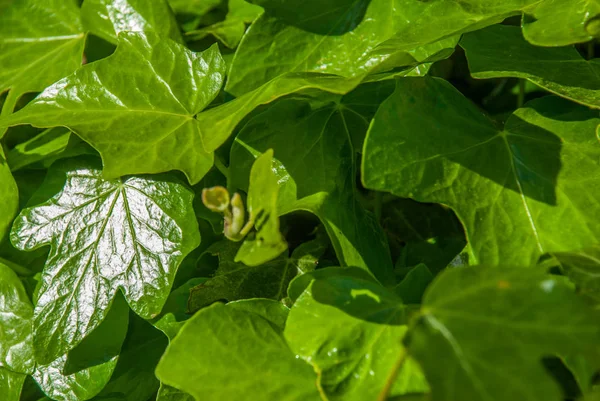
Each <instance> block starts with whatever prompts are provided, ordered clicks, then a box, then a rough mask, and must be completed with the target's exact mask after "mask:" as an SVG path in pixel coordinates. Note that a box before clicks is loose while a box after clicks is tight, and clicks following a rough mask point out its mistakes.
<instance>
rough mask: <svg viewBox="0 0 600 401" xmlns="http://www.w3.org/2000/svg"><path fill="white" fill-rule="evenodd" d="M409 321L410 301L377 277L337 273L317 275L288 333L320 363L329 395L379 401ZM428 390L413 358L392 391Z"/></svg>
mask: <svg viewBox="0 0 600 401" xmlns="http://www.w3.org/2000/svg"><path fill="white" fill-rule="evenodd" d="M405 324H406V317H405V309H404V306H403V305H402V301H401V300H400V299H399V298H397V297H396V296H394V294H393V293H391V292H389V291H387V290H385V289H384V288H383V287H381V285H379V284H378V283H373V282H372V281H367V280H361V279H358V278H355V277H344V276H335V277H328V278H324V279H316V280H314V281H313V282H312V284H311V285H310V286H309V287H308V288H307V289H306V291H304V293H303V294H302V295H301V296H300V297H299V298H298V299H297V300H296V302H295V303H294V306H293V307H292V310H291V311H290V316H289V318H288V321H287V323H286V327H285V338H286V340H287V341H288V343H289V344H290V348H291V349H292V351H294V352H295V353H296V354H298V355H300V357H301V358H303V359H304V360H305V361H307V362H308V363H310V364H311V365H313V366H314V368H315V371H316V372H317V374H318V386H319V387H321V388H322V389H323V391H324V393H325V394H326V395H327V399H329V400H369V399H371V400H374V399H377V396H378V394H379V393H380V392H381V390H382V388H383V387H384V385H385V383H386V380H387V378H388V372H389V371H390V370H391V369H392V367H393V366H394V364H395V362H396V359H397V357H398V354H399V353H401V352H404V347H403V346H402V342H401V339H402V337H403V336H404V334H405V332H406V325H405ZM341 327H343V329H342V330H340V328H341ZM422 391H427V383H426V382H425V379H424V377H423V374H422V373H421V372H420V370H419V367H418V366H417V365H416V364H415V363H414V362H413V361H409V362H408V363H406V364H405V365H404V366H403V367H402V370H401V371H400V374H399V376H398V379H397V380H396V382H395V384H394V386H393V388H392V392H391V395H399V394H404V393H409V392H422Z"/></svg>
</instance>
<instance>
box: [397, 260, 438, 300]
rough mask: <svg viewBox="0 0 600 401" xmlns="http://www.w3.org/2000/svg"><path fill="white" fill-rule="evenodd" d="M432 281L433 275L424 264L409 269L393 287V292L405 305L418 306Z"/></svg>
mask: <svg viewBox="0 0 600 401" xmlns="http://www.w3.org/2000/svg"><path fill="white" fill-rule="evenodd" d="M432 280H433V274H431V271H429V269H428V268H427V266H426V265H424V264H422V263H421V264H418V265H416V266H415V267H414V268H413V269H411V270H410V271H409V272H408V274H407V275H406V277H404V279H403V280H402V281H401V282H400V283H399V284H398V285H397V286H396V287H394V292H395V293H396V295H398V296H399V297H400V298H402V301H403V302H404V303H405V304H420V303H421V299H422V298H423V294H424V293H425V289H426V288H427V286H428V285H429V283H431V281H432Z"/></svg>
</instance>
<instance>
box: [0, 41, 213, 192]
mask: <svg viewBox="0 0 600 401" xmlns="http://www.w3.org/2000/svg"><path fill="white" fill-rule="evenodd" d="M223 71H224V64H223V60H222V58H221V56H220V54H219V51H218V50H217V48H216V47H211V48H210V49H208V50H206V51H205V52H203V53H193V52H191V51H189V50H187V49H185V48H184V47H182V46H181V45H179V44H177V43H175V42H173V41H171V40H169V39H161V38H159V37H158V36H156V34H152V33H148V34H147V35H145V34H142V33H122V34H121V35H120V36H119V46H118V47H117V51H116V52H115V54H113V55H112V56H110V57H108V58H106V59H102V60H100V61H98V62H96V63H92V64H89V65H86V66H84V67H83V68H81V69H80V70H78V71H77V72H76V73H74V74H73V75H71V76H69V77H67V78H65V79H63V80H61V81H59V82H57V83H55V84H54V85H52V86H50V87H49V88H47V89H46V90H45V91H44V92H42V94H40V95H39V96H38V97H37V98H36V99H35V100H34V101H32V102H31V103H30V104H28V105H27V106H26V107H25V108H24V109H22V110H21V111H19V112H18V113H15V114H13V115H11V116H9V117H8V118H6V119H5V120H4V121H0V125H2V123H4V124H5V125H14V124H25V123H27V124H32V125H34V126H40V127H48V126H56V125H62V126H67V127H69V128H70V129H71V130H72V131H74V132H75V133H76V134H77V135H79V136H81V137H82V138H83V139H84V140H85V141H87V142H89V143H90V144H91V145H92V146H94V147H95V148H96V149H97V150H98V151H99V152H100V154H101V156H102V158H103V162H104V174H105V176H106V177H109V178H114V177H118V176H121V175H124V174H137V173H158V172H164V171H169V170H173V169H177V170H181V171H183V172H184V173H185V174H186V175H187V176H188V178H189V179H190V181H191V182H196V181H198V180H200V179H201V178H202V176H204V174H206V172H207V171H208V170H209V169H210V167H211V166H212V160H213V159H212V154H209V153H206V152H205V151H204V150H203V149H202V145H201V139H200V132H199V126H198V123H197V121H196V120H195V119H194V115H195V114H197V113H198V112H200V110H202V109H203V108H205V107H206V106H207V105H208V104H209V103H210V102H211V101H212V100H213V99H214V97H215V96H216V95H217V93H218V91H219V89H220V87H221V83H222V81H223ZM184 144H185V145H184Z"/></svg>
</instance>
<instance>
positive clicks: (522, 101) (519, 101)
mask: <svg viewBox="0 0 600 401" xmlns="http://www.w3.org/2000/svg"><path fill="white" fill-rule="evenodd" d="M518 96H519V97H518V98H517V108H519V109H520V108H521V107H523V105H524V104H525V80H524V79H523V78H521V79H519V95H518Z"/></svg>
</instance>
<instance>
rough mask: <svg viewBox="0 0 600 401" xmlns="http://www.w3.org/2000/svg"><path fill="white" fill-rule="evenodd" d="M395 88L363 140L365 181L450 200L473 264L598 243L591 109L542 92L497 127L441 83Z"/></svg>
mask: <svg viewBox="0 0 600 401" xmlns="http://www.w3.org/2000/svg"><path fill="white" fill-rule="evenodd" d="M396 85H397V87H396V92H395V93H394V94H393V95H392V96H390V97H389V98H388V99H387V100H386V101H385V102H384V103H383V104H382V106H381V107H380V108H379V111H378V112H377V115H376V116H375V119H374V121H373V124H372V125H371V128H370V131H369V134H368V137H367V140H366V142H365V149H364V158H363V166H362V169H363V182H364V184H365V186H366V187H368V188H373V189H377V190H385V191H390V192H392V193H394V194H396V195H398V196H403V197H411V198H414V199H416V200H418V201H422V202H439V203H444V204H447V205H449V206H450V207H451V208H453V209H454V210H455V211H456V214H457V216H458V217H459V219H460V220H461V221H462V223H463V225H464V227H465V230H466V235H467V239H468V241H469V249H470V254H471V255H470V256H471V258H470V263H472V264H476V263H487V264H500V263H505V264H514V265H530V264H533V263H535V262H537V259H538V257H539V256H540V255H542V254H543V253H545V252H560V251H567V250H570V249H580V248H584V247H586V246H591V245H593V244H595V243H597V242H599V241H600V220H598V219H597V218H595V216H599V215H600V186H598V185H597V182H598V180H599V179H600V168H599V166H600V147H599V146H598V140H597V138H596V137H595V135H594V130H595V127H596V126H597V125H598V123H599V122H600V119H599V118H598V113H597V112H594V111H591V110H590V109H588V108H585V107H582V106H579V105H576V104H574V103H570V102H568V101H566V100H563V99H560V98H557V97H546V98H542V99H539V100H535V101H533V102H530V103H528V104H527V105H526V106H525V107H524V108H522V109H519V110H517V111H516V112H515V113H514V114H513V115H512V116H511V117H510V118H509V119H508V121H507V122H506V124H505V126H504V130H503V131H500V130H498V129H497V128H496V127H495V125H494V123H493V122H492V121H490V120H488V119H487V118H486V117H485V116H483V115H482V114H481V112H480V111H479V110H478V109H477V108H476V107H475V106H474V105H473V104H471V103H470V102H469V101H468V100H467V99H465V98H464V97H463V96H462V95H461V94H460V93H459V92H458V91H456V90H455V89H454V88H453V87H451V86H450V85H449V84H448V83H446V82H445V81H442V80H439V79H433V78H402V79H400V80H397V83H396ZM582 172H585V174H582Z"/></svg>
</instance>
